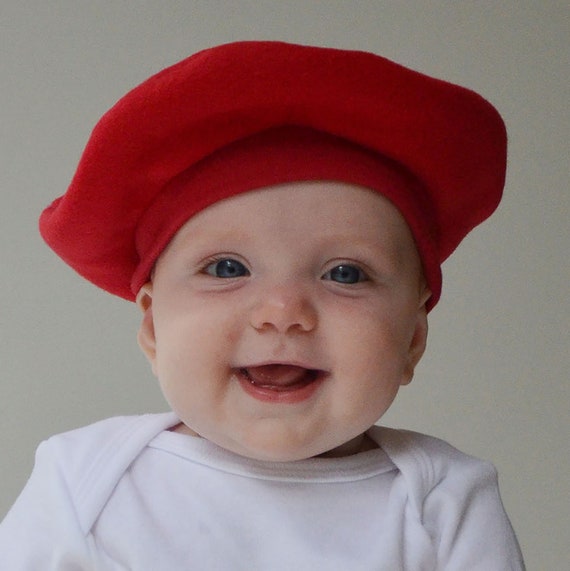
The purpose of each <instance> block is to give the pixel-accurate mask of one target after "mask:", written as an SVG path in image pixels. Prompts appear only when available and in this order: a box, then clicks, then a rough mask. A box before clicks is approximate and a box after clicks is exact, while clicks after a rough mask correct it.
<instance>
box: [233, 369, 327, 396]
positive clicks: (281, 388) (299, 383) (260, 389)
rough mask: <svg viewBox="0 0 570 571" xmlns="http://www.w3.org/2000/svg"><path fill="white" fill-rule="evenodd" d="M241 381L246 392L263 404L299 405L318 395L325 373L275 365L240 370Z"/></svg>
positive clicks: (238, 372)
mask: <svg viewBox="0 0 570 571" xmlns="http://www.w3.org/2000/svg"><path fill="white" fill-rule="evenodd" d="M237 377H238V379H239V381H240V383H241V385H242V387H243V388H244V390H245V391H246V392H247V393H249V394H250V395H252V396H254V397H256V398H258V399H260V400H265V401H268V400H269V401H279V402H299V401H301V400H305V399H307V398H309V397H310V396H311V395H312V394H313V393H314V391H316V389H317V387H318V385H319V384H320V381H322V380H323V379H324V377H325V373H324V371H321V370H318V369H307V368H305V367H300V366H297V365H287V364H271V365H260V366H255V367H243V368H240V369H239V370H238V371H237Z"/></svg>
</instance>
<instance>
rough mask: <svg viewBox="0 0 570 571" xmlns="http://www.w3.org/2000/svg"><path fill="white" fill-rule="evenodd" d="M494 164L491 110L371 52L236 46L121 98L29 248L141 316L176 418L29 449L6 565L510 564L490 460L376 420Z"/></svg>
mask: <svg viewBox="0 0 570 571" xmlns="http://www.w3.org/2000/svg"><path fill="white" fill-rule="evenodd" d="M505 157H506V137H505V131H504V125H503V122H502V120H501V119H500V117H499V115H498V114H497V112H496V111H495V110H494V108H493V107H492V106H491V105H490V104H489V103H487V102H486V101H485V100H484V99H482V98H480V97H479V96H478V95H476V94H474V93H473V92H470V91H468V90H466V89H463V88H461V87H458V86H454V85H451V84H448V83H445V82H442V81H439V80H436V79H433V78H429V77H427V76H424V75H422V74H419V73H417V72H414V71H411V70H409V69H406V68H404V67H402V66H399V65H397V64H395V63H393V62H390V61H388V60H385V59H383V58H381V57H378V56H375V55H372V54H368V53H363V52H352V51H342V50H334V49H329V48H315V47H307V46H297V45H292V44H285V43H280V42H239V43H234V44H228V45H223V46H219V47H215V48H212V49H209V50H205V51H203V52H200V53H199V54H196V55H194V56H192V57H190V58H187V59H186V60H184V61H182V62H180V63H179V64H177V65H174V66H172V67H170V68H168V69H166V70H164V71H162V72H160V73H159V74H157V75H155V76H153V77H151V78H150V79H149V80H147V81H146V82H144V83H143V84H141V85H140V86H139V87H137V88H135V89H134V90H133V91H131V92H130V93H129V94H127V95H126V96H125V97H124V98H123V99H122V100H120V101H119V102H118V103H117V104H116V105H115V106H114V107H113V108H112V109H111V110H110V111H109V112H108V113H107V114H106V115H105V116H104V117H103V118H102V119H101V121H100V122H99V124H98V125H97V127H96V128H95V130H94V132H93V134H92V136H91V139H90V141H89V143H88V145H87V147H86V149H85V152H84V155H83V157H82V159H81V162H80V164H79V167H78V170H77V173H76V175H75V177H74V179H73V181H72V183H71V185H70V187H69V189H68V191H67V193H66V194H65V195H64V196H62V197H61V198H59V199H57V200H56V201H55V202H54V203H53V204H52V205H51V206H50V207H49V208H47V209H46V210H45V211H44V213H43V214H42V217H41V221H40V229H41V232H42V235H43V236H44V238H45V239H46V241H47V242H48V244H49V245H50V246H51V247H52V248H53V249H54V250H55V251H56V252H57V253H58V254H59V255H60V256H61V257H62V258H63V259H64V260H65V261H66V262H67V263H68V264H70V265H71V266H72V267H73V268H75V269H76V270H77V271H78V272H79V273H80V274H81V275H83V276H84V277H85V278H87V279H89V280H91V281H92V282H94V283H95V284H96V285H98V286H100V287H102V288H104V289H106V290H107V291H109V292H111V293H113V294H116V295H119V296H122V297H124V298H126V299H129V300H132V301H135V302H136V304H137V305H138V307H139V308H140V310H141V312H142V322H141V326H140V330H139V334H138V340H139V344H140V346H141V349H142V351H143V352H144V354H145V355H146V357H147V359H148V361H149V362H150V365H151V366H152V369H153V372H154V374H155V375H156V377H157V378H158V381H159V383H160V386H161V388H162V391H163V393H164V395H165V398H166V400H167V401H168V403H169V405H170V407H171V409H172V412H170V413H166V414H157V415H144V416H139V417H122V418H113V419H108V420H105V421H102V422H99V423H97V424H95V425H92V426H89V427H85V428H82V429H79V430H75V431H72V432H69V433H66V434H63V435H59V436H55V437H53V438H51V439H49V440H48V441H47V442H45V443H43V444H42V445H41V446H40V447H39V449H38V453H37V456H36V465H35V468H34V471H33V473H32V476H31V478H30V480H29V482H28V484H27V486H26V488H25V489H24V491H23V492H22V494H21V496H20V497H19V499H18V500H17V502H16V504H15V505H14V507H13V508H12V510H11V511H10V512H9V514H8V516H7V517H6V519H5V520H4V522H3V524H2V526H1V527H0V553H1V554H2V558H1V560H2V564H1V565H3V566H4V567H2V569H4V568H5V569H10V570H11V571H12V570H14V571H16V570H38V569H42V570H43V569H54V570H55V569H57V570H79V569H82V570H87V569H90V570H91V569H96V570H115V569H131V570H158V569H168V570H169V571H173V570H183V569H184V570H186V569H205V570H210V569H220V570H252V569H254V570H269V571H279V570H289V571H290V570H292V569H295V570H298V571H300V570H311V571H314V570H326V571H330V570H343V571H346V570H351V571H352V570H386V571H397V570H413V571H419V570H434V569H445V570H457V571H459V570H461V571H466V570H480V571H494V570H497V571H499V570H501V571H502V570H507V569H510V570H521V569H524V565H523V562H522V557H521V555H520V551H519V548H518V545H517V541H516V539H515V536H514V533H513V531H512V528H511V526H510V523H509V520H508V518H507V516H506V514H505V512H504V509H503V507H502V504H501V500H500V497H499V491H498V485H497V478H496V473H495V470H494V468H493V467H492V466H491V465H489V464H488V463H485V462H482V461H479V460H477V459H474V458H472V457H470V456H467V455H465V454H463V453H461V452H459V451H457V450H456V449H454V448H453V447H451V446H450V445H448V444H446V443H444V442H442V441H440V440H437V439H435V438H432V437H428V436H424V435H420V434H417V433H412V432H407V431H397V430H392V429H388V428H385V427H379V426H375V423H376V422H377V421H378V420H379V419H380V418H381V417H382V415H383V414H384V413H385V412H386V410H387V409H388V408H389V407H390V405H391V403H392V402H393V400H394V398H395V397H396V394H397V392H398V389H399V387H400V386H401V385H405V384H407V383H409V382H410V381H411V379H412V377H413V374H414V368H415V366H416V365H417V363H418V361H419V360H420V359H421V357H422V355H423V352H424V349H425V346H426V338H427V329H428V326H427V314H428V312H429V311H430V310H431V309H432V308H433V306H434V305H435V304H436V303H437V301H438V299H439V296H440V293H441V271H440V266H441V263H442V261H443V260H444V259H445V258H447V257H448V256H449V255H450V253H451V252H452V251H453V250H454V249H455V247H456V246H457V245H458V244H459V242H460V241H461V239H462V238H463V237H464V236H465V235H466V234H467V233H468V232H469V231H470V230H471V229H472V228H473V227H474V226H475V225H477V224H479V223H480V222H482V221H483V220H484V219H485V218H487V217H488V216H489V215H490V214H491V213H492V212H493V210H494V209H495V208H496V206H497V204H498V202H499V200H500V196H501V192H502V188H503V184H504V175H505V162H506V160H505Z"/></svg>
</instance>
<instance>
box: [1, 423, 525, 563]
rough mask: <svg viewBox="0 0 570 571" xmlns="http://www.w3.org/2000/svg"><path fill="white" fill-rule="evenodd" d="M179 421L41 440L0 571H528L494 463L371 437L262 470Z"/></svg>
mask: <svg viewBox="0 0 570 571" xmlns="http://www.w3.org/2000/svg"><path fill="white" fill-rule="evenodd" d="M178 422H179V421H178V419H177V418H176V417H175V416H174V415H173V414H172V413H167V414H160V415H145V416H138V417H121V418H112V419H108V420H105V421H102V422H99V423H97V424H94V425H91V426H88V427H85V428H82V429H79V430H75V431H72V432H68V433H65V434H62V435H59V436H55V437H53V438H51V439H49V440H47V441H46V442H44V443H43V444H41V445H40V447H39V448H38V452H37V456H36V465H35V467H34V470H33V473H32V476H31V477H30V480H29V482H28V484H27V486H26V487H25V489H24V491H23V492H22V494H21V495H20V497H19V498H18V500H17V501H16V503H15V505H14V506H13V508H12V510H11V511H10V512H9V513H8V515H7V517H6V519H5V520H4V522H3V523H2V524H1V525H0V569H2V570H4V569H6V570H10V571H28V570H29V571H38V570H40V569H41V570H45V571H49V570H58V571H59V570H63V571H79V570H97V571H107V570H113V571H114V570H127V569H128V570H132V571H139V570H140V571H142V570H149V571H151V570H152V571H157V570H162V569H167V570H169V571H178V570H185V571H186V570H192V569H197V570H208V571H217V570H220V571H226V570H228V571H241V570H243V571H246V570H247V571H252V570H253V571H255V570H263V571H285V570H287V571H304V570H307V571H309V570H310V571H315V570H317V571H318V570H323V571H325V570H326V571H336V570H339V571H341V570H342V571H347V570H350V571H365V570H366V571H368V570H375V571H381V570H384V571H399V570H410V571H428V570H429V571H433V570H440V569H441V570H443V569H445V570H446V571H520V570H523V569H524V565H523V562H522V558H521V555H520V551H519V548H518V545H517V541H516V539H515V536H514V533H513V531H512V528H511V525H510V523H509V521H508V518H507V516H506V514H505V512H504V509H503V506H502V504H501V500H500V497H499V491H498V485H497V477H496V472H495V470H494V468H493V467H492V466H491V465H490V464H488V463H486V462H482V461H480V460H477V459H474V458H472V457H470V456H466V455H465V454H462V453H461V452H459V451H458V450H456V449H455V448H453V447H451V446H450V445H449V444H446V443H445V442H442V441H440V440H437V439H435V438H431V437H428V436H424V435H420V434H416V433H412V432H407V431H397V430H391V429H386V428H379V427H373V428H372V429H371V430H370V431H369V434H370V436H371V437H372V438H373V439H374V440H375V441H376V442H377V443H378V444H379V445H380V447H381V448H380V449H376V450H371V451H368V452H364V453H361V454H357V455H354V456H350V457H347V458H313V459H308V460H302V461H298V462H285V463H279V462H261V461H255V460H251V459H247V458H244V457H241V456H238V455H236V454H233V453H231V452H228V451H226V450H224V449H221V448H219V447H217V446H216V445H214V444H212V443H211V442H208V441H207V440H204V439H201V438H195V437H191V436H186V435H182V434H178V433H175V432H171V431H168V428H170V427H172V426H174V425H175V424H177V423H178Z"/></svg>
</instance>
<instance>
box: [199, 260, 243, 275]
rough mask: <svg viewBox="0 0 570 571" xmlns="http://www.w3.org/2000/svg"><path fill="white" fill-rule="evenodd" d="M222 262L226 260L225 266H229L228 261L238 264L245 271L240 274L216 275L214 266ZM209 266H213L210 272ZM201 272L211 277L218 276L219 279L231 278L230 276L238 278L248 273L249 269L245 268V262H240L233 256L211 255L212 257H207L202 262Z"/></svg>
mask: <svg viewBox="0 0 570 571" xmlns="http://www.w3.org/2000/svg"><path fill="white" fill-rule="evenodd" d="M222 262H227V263H228V265H227V267H229V264H230V263H233V264H234V265H238V264H239V266H241V268H243V270H244V272H245V273H244V274H241V275H227V276H220V275H216V273H215V272H216V266H217V265H218V264H220V263H222ZM210 268H213V269H214V271H213V272H210V271H209V269H210ZM238 269H239V268H238ZM201 273H204V274H207V275H209V276H211V277H214V278H219V279H231V278H238V277H243V276H248V275H250V273H249V270H248V269H247V267H246V266H245V264H243V263H242V262H240V261H239V260H236V259H235V258H233V257H231V256H213V257H211V258H209V259H207V260H206V261H205V262H204V264H203V265H202V268H201Z"/></svg>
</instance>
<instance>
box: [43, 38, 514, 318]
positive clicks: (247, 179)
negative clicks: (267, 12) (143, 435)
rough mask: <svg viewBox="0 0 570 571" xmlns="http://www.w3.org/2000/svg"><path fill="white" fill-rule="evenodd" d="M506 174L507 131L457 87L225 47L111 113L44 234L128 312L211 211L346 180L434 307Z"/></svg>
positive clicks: (300, 50)
mask: <svg viewBox="0 0 570 571" xmlns="http://www.w3.org/2000/svg"><path fill="white" fill-rule="evenodd" d="M505 167H506V133H505V127H504V124H503V121H502V119H501V117H500V116H499V114H498V113H497V111H496V110H495V109H494V107H492V106H491V105H490V104H489V103H488V102H487V101H486V100H484V99H483V98H482V97H480V96H479V95H477V94H476V93H474V92H472V91H470V90H468V89H465V88H462V87H459V86H456V85H453V84H450V83H447V82H444V81H441V80H437V79H434V78H431V77H428V76H426V75H423V74H420V73H418V72H416V71H412V70H410V69H407V68H405V67H403V66H401V65H399V64H396V63H394V62H391V61H389V60H387V59H384V58H382V57H379V56H377V55H374V54H370V53H365V52H359V51H346V50H337V49H331V48H320V47H309V46H300V45H294V44H287V43H282V42H266V41H262V42H237V43H232V44H226V45H222V46H218V47H214V48H211V49H207V50H204V51H202V52H199V53H198V54H195V55H193V56H191V57H188V58H186V59H185V60H183V61H181V62H179V63H177V64H175V65H173V66H171V67H169V68H167V69H165V70H163V71H161V72H159V73H158V74H156V75H154V76H152V77H151V78H149V79H148V80H146V81H145V82H144V83H142V84H141V85H139V86H138V87H136V88H135V89H133V90H132V91H130V92H129V93H128V94H127V95H125V96H124V97H123V98H122V99H120V100H119V101H118V103H117V104H116V105H115V106H113V107H112V108H111V109H110V110H109V111H108V112H107V113H106V114H105V115H104V116H103V117H102V118H101V120H100V121H99V123H98V124H97V125H96V127H95V129H94V130H93V133H92V135H91V137H90V139H89V141H88V144H87V146H86V148H85V151H84V153H83V155H82V157H81V160H80V162H79V166H78V168H77V171H76V173H75V176H74V177H73V180H72V182H71V185H70V186H69V188H68V190H67V192H66V193H65V194H64V195H63V196H61V197H60V198H58V199H56V200H55V201H54V202H53V203H52V204H51V205H50V206H49V207H48V208H46V209H45V210H44V212H43V213H42V215H41V217H40V231H41V233H42V236H43V237H44V239H45V240H46V242H47V243H48V244H49V245H50V246H51V247H52V248H53V249H54V250H55V251H56V253H57V254H58V255H60V256H61V257H62V258H63V259H64V260H65V261H66V262H67V263H68V264H69V265H70V266H72V267H73V268H74V269H75V270H76V271H77V272H79V273H80V274H81V275H82V276H84V277H85V278H87V279H88V280H90V281H92V282H93V283H95V284H96V285H98V286H100V287H102V288H103V289H105V290H107V291H109V292H111V293H114V294H116V295H119V296H121V297H124V298H126V299H129V300H133V299H134V298H135V296H136V293H137V291H138V289H139V288H140V286H141V285H143V284H144V283H145V281H146V280H148V276H149V274H150V271H151V269H152V266H153V264H154V262H155V261H156V259H157V257H158V256H159V255H160V253H161V251H162V250H163V249H164V247H165V246H166V245H167V243H168V241H169V240H170V239H171V238H172V236H173V235H174V234H175V233H176V231H177V230H178V229H179V228H180V226H181V225H182V224H184V222H185V221H186V220H187V219H188V218H189V217H190V216H192V215H193V214H195V213H196V212H198V211H199V210H201V209H203V208H205V207H207V206H208V205H210V204H212V203H214V202H216V201H218V200H222V199H224V198H227V197H229V196H232V195H235V194H237V193H240V192H247V191H250V190H254V189H256V188H260V187H263V186H269V185H271V184H276V183H279V182H286V181H293V180H314V179H323V180H340V181H344V182H349V183H350V182H351V183H355V184H360V185H363V186H367V187H369V188H371V189H373V190H376V191H378V192H380V193H382V194H384V195H386V196H387V197H388V198H389V199H390V200H391V201H392V202H394V204H395V205H396V206H397V207H398V208H399V210H400V211H401V212H402V214H403V216H404V218H405V219H406V221H407V222H408V224H409V225H410V228H411V230H412V233H413V235H414V238H415V240H416V244H417V246H418V251H419V253H420V257H421V259H422V262H423V266H424V271H425V273H426V278H427V281H428V284H429V286H430V288H431V290H432V298H431V299H430V302H429V307H430V308H431V307H433V305H435V303H436V302H437V300H438V299H439V295H440V292H441V270H440V266H441V263H442V262H443V261H444V260H445V259H446V258H447V257H448V256H449V255H450V254H451V253H452V252H453V250H454V249H455V248H456V247H457V245H458V244H459V242H460V241H461V240H462V239H463V238H464V237H465V235H466V234H467V233H468V232H469V231H470V230H471V229H472V228H474V227H475V226H476V225H477V224H479V223H481V222H482V221H483V220H485V219H486V218H487V217H488V216H490V214H491V213H492V212H493V211H494V210H495V208H496V207H497V205H498V203H499V201H500V198H501V194H502V189H503V186H504V180H505ZM394 172H398V173H399V176H398V177H396V176H395V175H394V174H393V173H394ZM402 177H404V179H405V180H406V181H407V184H406V185H405V188H403V185H402V184H401V182H400V183H398V182H397V180H396V179H399V180H400V181H401V180H402Z"/></svg>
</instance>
